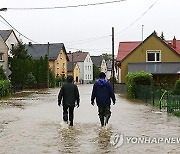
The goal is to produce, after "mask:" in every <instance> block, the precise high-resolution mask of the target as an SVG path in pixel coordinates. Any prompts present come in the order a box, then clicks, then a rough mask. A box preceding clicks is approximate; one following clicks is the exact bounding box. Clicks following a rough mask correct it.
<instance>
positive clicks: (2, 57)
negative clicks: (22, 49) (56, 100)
mask: <svg viewBox="0 0 180 154" xmlns="http://www.w3.org/2000/svg"><path fill="white" fill-rule="evenodd" d="M0 67H2V68H3V69H4V70H5V71H6V70H7V69H8V46H7V45H6V43H5V42H4V40H3V38H2V37H1V36H0Z"/></svg>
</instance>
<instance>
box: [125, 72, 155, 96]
mask: <svg viewBox="0 0 180 154" xmlns="http://www.w3.org/2000/svg"><path fill="white" fill-rule="evenodd" d="M151 83H152V74H150V73H146V72H137V73H129V74H128V75H127V92H128V97H129V98H137V95H136V89H137V86H139V85H151Z"/></svg>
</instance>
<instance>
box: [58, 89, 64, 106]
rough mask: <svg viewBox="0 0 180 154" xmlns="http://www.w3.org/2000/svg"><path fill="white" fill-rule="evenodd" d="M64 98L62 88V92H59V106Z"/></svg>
mask: <svg viewBox="0 0 180 154" xmlns="http://www.w3.org/2000/svg"><path fill="white" fill-rule="evenodd" d="M62 97H63V87H61V89H60V91H59V95H58V105H60V104H61V100H62Z"/></svg>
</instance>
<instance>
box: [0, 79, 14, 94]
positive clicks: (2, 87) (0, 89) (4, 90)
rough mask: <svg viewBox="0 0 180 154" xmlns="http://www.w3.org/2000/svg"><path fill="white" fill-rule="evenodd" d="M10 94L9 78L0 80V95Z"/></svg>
mask: <svg viewBox="0 0 180 154" xmlns="http://www.w3.org/2000/svg"><path fill="white" fill-rule="evenodd" d="M10 95H11V83H10V81H9V80H0V97H3V96H10Z"/></svg>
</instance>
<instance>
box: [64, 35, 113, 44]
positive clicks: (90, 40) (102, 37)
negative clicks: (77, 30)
mask: <svg viewBox="0 0 180 154" xmlns="http://www.w3.org/2000/svg"><path fill="white" fill-rule="evenodd" d="M107 37H111V35H105V36H101V37H95V38H89V39H84V40H77V41H70V42H64V43H67V44H71V43H75V44H83V43H87V42H92V41H95V40H100V39H104V38H107ZM76 42H77V43H76ZM78 42H79V43H78ZM72 45H73V44H72Z"/></svg>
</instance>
